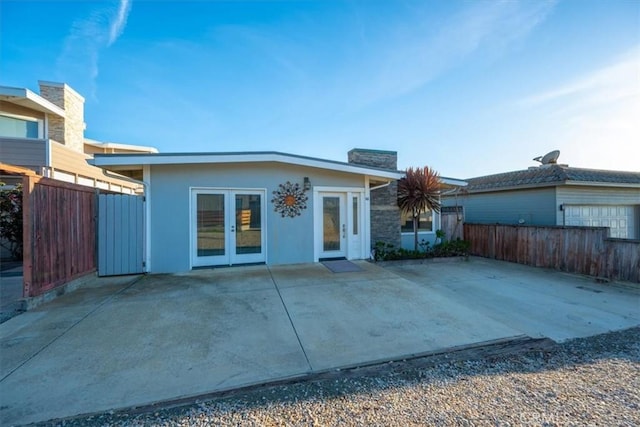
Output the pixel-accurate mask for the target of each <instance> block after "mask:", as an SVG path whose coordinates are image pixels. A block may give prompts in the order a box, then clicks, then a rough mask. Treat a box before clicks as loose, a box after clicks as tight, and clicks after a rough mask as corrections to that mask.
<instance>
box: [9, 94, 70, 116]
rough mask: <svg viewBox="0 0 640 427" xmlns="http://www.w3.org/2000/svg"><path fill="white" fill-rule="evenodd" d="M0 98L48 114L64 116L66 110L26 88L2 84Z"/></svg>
mask: <svg viewBox="0 0 640 427" xmlns="http://www.w3.org/2000/svg"><path fill="white" fill-rule="evenodd" d="M0 99H1V100H3V101H6V102H10V103H13V104H16V105H20V106H23V107H27V108H31V109H33V110H36V111H41V112H43V113H47V114H54V115H56V116H59V117H64V116H65V113H64V110H63V109H62V108H60V107H58V106H57V105H55V104H54V103H53V102H51V101H48V100H46V99H44V98H43V97H41V96H40V95H38V94H37V93H34V92H31V91H30V90H29V89H26V88H19V87H9V86H0Z"/></svg>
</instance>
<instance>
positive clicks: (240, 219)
mask: <svg viewBox="0 0 640 427" xmlns="http://www.w3.org/2000/svg"><path fill="white" fill-rule="evenodd" d="M261 199H262V198H261V197H260V194H236V197H235V201H236V212H235V216H236V227H235V233H236V236H235V237H236V248H235V249H236V254H237V255H245V254H259V253H261V252H262V218H261V212H262V200H261Z"/></svg>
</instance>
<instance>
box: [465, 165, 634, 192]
mask: <svg viewBox="0 0 640 427" xmlns="http://www.w3.org/2000/svg"><path fill="white" fill-rule="evenodd" d="M466 181H467V182H468V183H469V185H468V186H467V190H468V191H470V192H475V191H487V190H494V189H495V190H497V189H505V188H513V187H536V186H540V187H546V186H552V185H560V184H565V183H580V182H584V183H590V182H593V183H608V184H638V185H639V186H640V172H623V171H611V170H601V169H581V168H571V167H568V166H562V165H548V166H542V167H537V168H531V169H526V170H519V171H513V172H506V173H499V174H495V175H486V176H480V177H477V178H470V179H467V180H466Z"/></svg>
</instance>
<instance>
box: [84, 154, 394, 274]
mask: <svg viewBox="0 0 640 427" xmlns="http://www.w3.org/2000/svg"><path fill="white" fill-rule="evenodd" d="M92 162H93V164H95V165H96V166H99V167H102V168H105V169H108V170H111V171H117V172H120V173H122V174H125V175H129V176H138V175H139V174H140V172H142V176H143V181H144V183H145V197H146V203H145V209H146V212H145V219H146V236H145V239H146V245H145V246H146V269H147V271H149V272H153V273H165V272H166V273H169V272H181V271H188V270H190V269H192V268H194V267H200V266H216V265H235V264H246V263H263V262H264V263H267V264H290V263H302V262H317V261H319V260H321V259H324V258H346V259H364V258H368V257H369V256H370V248H371V241H372V239H375V238H380V237H381V236H380V235H375V236H372V234H374V233H373V232H372V228H371V221H372V214H371V213H372V212H376V209H375V206H374V207H373V208H372V204H373V205H375V203H376V202H375V201H374V200H373V198H372V192H375V190H376V188H385V187H387V186H389V185H391V184H392V183H394V182H395V181H396V180H397V179H399V178H401V177H402V175H403V174H402V172H399V171H397V170H395V153H394V152H383V151H377V152H376V151H372V150H352V152H351V153H350V162H348V163H342V162H335V161H329V160H322V159H316V158H310V157H303V156H296V155H291V154H284V153H277V152H245V153H161V154H114V155H106V154H105V155H102V154H96V155H95V157H94V159H93V161H92ZM385 166H391V167H385ZM374 216H376V220H378V216H379V215H378V214H375V213H374ZM382 216H383V217H384V212H383V213H382ZM397 228H399V223H396V229H397ZM384 232H385V230H380V231H379V232H378V234H379V233H383V234H384ZM383 237H384V236H383Z"/></svg>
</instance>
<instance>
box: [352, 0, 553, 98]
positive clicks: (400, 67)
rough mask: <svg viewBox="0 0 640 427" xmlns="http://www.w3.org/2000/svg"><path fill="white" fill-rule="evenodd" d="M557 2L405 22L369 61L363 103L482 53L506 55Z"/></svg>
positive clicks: (491, 5)
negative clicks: (437, 21)
mask: <svg viewBox="0 0 640 427" xmlns="http://www.w3.org/2000/svg"><path fill="white" fill-rule="evenodd" d="M555 3H556V2H555V1H553V0H551V1H541V2H513V1H505V2H477V3H471V4H470V6H468V7H467V8H465V9H463V10H461V11H460V12H458V13H456V14H455V15H453V16H451V17H450V18H449V19H448V20H446V21H445V22H443V23H442V24H440V25H439V26H438V27H437V28H436V29H435V30H434V28H430V27H427V26H426V25H423V24H421V23H419V22H412V23H407V22H403V23H402V25H401V26H400V27H401V28H400V29H398V30H397V31H396V33H395V34H392V35H391V36H390V37H389V40H388V41H387V43H386V45H384V44H383V46H382V48H381V49H380V51H379V52H378V55H376V57H375V58H374V59H373V60H372V61H371V63H369V64H367V66H368V69H369V70H376V71H375V72H374V73H369V74H370V75H371V80H370V81H369V80H368V79H367V80H366V81H365V83H366V86H365V87H363V88H362V91H363V93H362V96H361V97H360V101H361V102H363V103H364V104H367V103H371V102H376V101H378V100H381V99H387V98H392V97H396V96H400V95H403V94H406V93H408V92H411V91H413V90H416V89H418V88H420V87H422V86H424V85H425V84H427V83H428V82H430V81H432V80H433V79H435V78H436V77H438V76H439V75H441V74H442V73H444V72H446V71H447V70H449V69H451V68H454V67H456V66H458V65H460V64H461V63H462V62H463V61H464V60H465V59H466V58H467V57H469V56H471V55H473V54H475V53H477V52H482V53H483V54H487V55H490V56H499V55H502V54H504V53H505V52H506V51H507V50H508V49H509V48H510V47H511V46H513V45H514V44H516V43H517V42H519V41H521V40H522V39H524V38H525V37H526V36H528V35H529V34H530V33H531V32H532V31H533V30H534V29H535V28H536V27H537V26H538V25H539V24H540V23H542V22H543V21H544V20H545V19H546V17H547V16H548V15H549V14H550V13H551V12H552V10H553V8H554V6H555ZM408 24H409V25H408Z"/></svg>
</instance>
